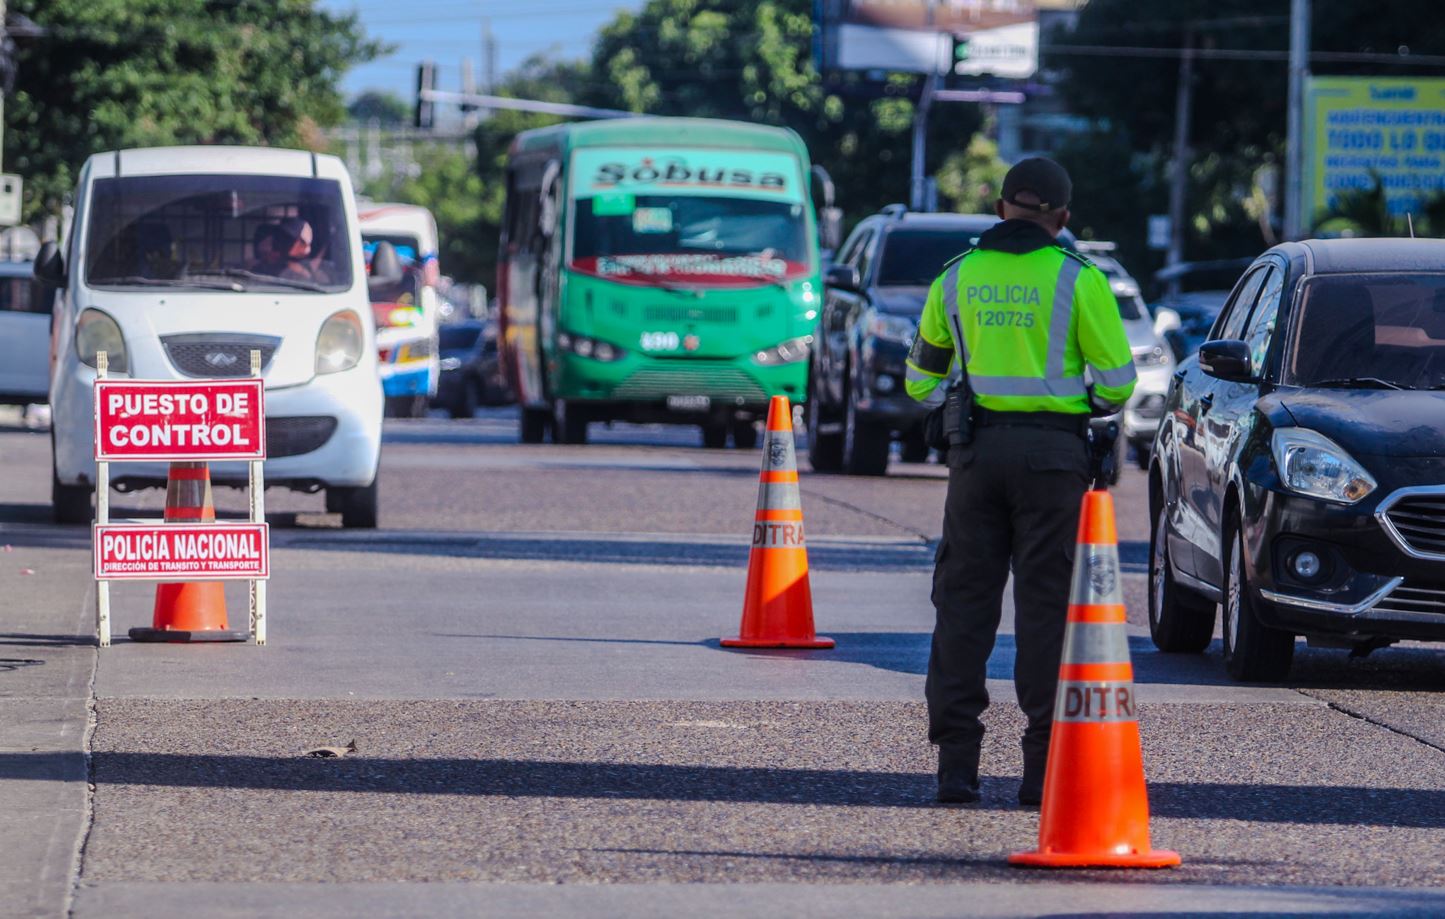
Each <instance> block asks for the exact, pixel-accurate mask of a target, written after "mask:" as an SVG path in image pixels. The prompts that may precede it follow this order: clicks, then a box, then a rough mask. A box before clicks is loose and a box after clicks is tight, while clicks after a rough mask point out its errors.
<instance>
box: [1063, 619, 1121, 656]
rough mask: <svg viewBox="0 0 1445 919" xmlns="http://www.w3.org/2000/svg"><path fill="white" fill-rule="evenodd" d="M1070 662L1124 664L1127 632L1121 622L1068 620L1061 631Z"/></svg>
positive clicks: (1065, 654) (1065, 653)
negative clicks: (1064, 628) (1065, 627)
mask: <svg viewBox="0 0 1445 919" xmlns="http://www.w3.org/2000/svg"><path fill="white" fill-rule="evenodd" d="M1064 660H1065V661H1067V662H1068V663H1070V664H1127V663H1129V635H1128V633H1127V632H1125V631H1124V623H1122V622H1070V623H1069V625H1068V628H1067V630H1066V631H1065V632H1064Z"/></svg>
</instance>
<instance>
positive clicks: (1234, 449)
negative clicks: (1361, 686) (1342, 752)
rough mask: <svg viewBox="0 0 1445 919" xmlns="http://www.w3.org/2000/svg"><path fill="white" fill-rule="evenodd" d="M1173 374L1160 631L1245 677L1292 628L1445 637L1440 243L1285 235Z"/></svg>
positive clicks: (1154, 604) (1155, 631)
mask: <svg viewBox="0 0 1445 919" xmlns="http://www.w3.org/2000/svg"><path fill="white" fill-rule="evenodd" d="M1210 339H1211V340H1209V341H1206V342H1205V343H1204V344H1203V345H1202V346H1201V347H1200V350H1199V354H1198V355H1197V357H1194V358H1190V359H1189V360H1187V361H1185V362H1184V363H1183V364H1182V365H1181V367H1180V369H1179V371H1178V372H1177V373H1176V374H1175V379H1174V383H1173V385H1172V386H1171V388H1170V392H1169V397H1168V401H1167V403H1166V406H1165V419H1164V421H1163V423H1162V424H1161V426H1160V428H1159V433H1158V435H1157V437H1156V441H1155V448H1154V461H1153V464H1152V467H1151V469H1150V481H1149V499H1150V500H1149V504H1150V509H1151V513H1152V515H1153V524H1152V538H1151V540H1150V576H1151V585H1150V587H1151V589H1150V596H1149V626H1150V631H1151V633H1152V635H1153V638H1154V642H1155V644H1156V645H1158V646H1159V647H1160V648H1161V649H1162V650H1165V651H1200V650H1203V649H1204V648H1205V647H1206V646H1207V645H1208V644H1209V641H1210V636H1211V633H1212V631H1213V627H1214V611H1215V607H1216V604H1219V605H1220V606H1222V609H1223V617H1224V619H1223V626H1222V632H1223V635H1224V661H1225V665H1226V667H1227V669H1228V671H1229V673H1230V674H1231V675H1232V676H1234V677H1235V678H1237V679H1243V680H1258V681H1274V680H1280V679H1283V678H1284V677H1285V676H1286V675H1287V674H1288V672H1289V668H1290V664H1291V661H1292V658H1293V654H1294V647H1295V639H1296V636H1299V635H1303V636H1305V637H1307V638H1308V639H1309V641H1310V643H1311V644H1312V645H1316V646H1323V647H1335V648H1349V649H1351V650H1353V651H1354V652H1356V653H1368V652H1369V651H1372V650H1374V649H1377V648H1381V647H1384V646H1386V645H1389V644H1392V643H1393V642H1395V641H1398V640H1401V639H1417V640H1426V641H1440V640H1445V241H1440V240H1401V239H1359V240H1326V241H1319V240H1311V241H1307V242H1301V243H1286V244H1284V245H1280V246H1276V247H1274V248H1273V249H1270V250H1269V251H1268V252H1266V253H1265V254H1264V255H1262V256H1260V257H1259V258H1258V259H1257V260H1256V261H1255V262H1254V264H1253V265H1252V266H1251V267H1250V268H1249V270H1248V271H1246V272H1245V274H1244V276H1243V277H1242V278H1240V280H1239V283H1238V284H1237V285H1236V286H1235V288H1234V290H1233V291H1232V292H1231V294H1230V298H1229V301H1228V302H1227V303H1226V304H1225V306H1224V309H1223V311H1222V312H1221V313H1220V315H1219V317H1218V319H1217V320H1216V321H1215V323H1214V326H1213V328H1212V329H1211V332H1210Z"/></svg>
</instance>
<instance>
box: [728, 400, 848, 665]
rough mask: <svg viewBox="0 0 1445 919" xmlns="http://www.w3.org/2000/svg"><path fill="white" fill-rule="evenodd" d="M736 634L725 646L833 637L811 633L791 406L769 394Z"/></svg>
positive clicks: (824, 641)
mask: <svg viewBox="0 0 1445 919" xmlns="http://www.w3.org/2000/svg"><path fill="white" fill-rule="evenodd" d="M738 633H739V634H738V637H737V638H724V639H723V640H722V646H723V647H724V648H831V647H833V639H831V638H819V637H818V636H817V635H816V634H815V633H814V632H813V593H812V591H811V590H810V589H809V587H808V548H807V545H806V544H805V543H804V542H803V504H802V500H801V498H800V496H799V494H798V459H797V456H796V455H795V454H794V453H793V409H792V406H790V405H789V404H788V399H787V397H786V396H773V401H772V403H771V404H769V406H768V430H767V434H766V435H765V436H764V438H763V469H762V472H761V473H760V474H759V475H758V511H757V514H755V515H754V517H753V548H752V552H751V553H750V554H749V555H748V586H747V593H746V595H745V598H744V600H743V621H742V625H741V626H740V627H739V629H738Z"/></svg>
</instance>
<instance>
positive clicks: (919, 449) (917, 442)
mask: <svg viewBox="0 0 1445 919" xmlns="http://www.w3.org/2000/svg"><path fill="white" fill-rule="evenodd" d="M901 440H902V443H903V450H902V451H901V458H902V460H903V462H905V463H926V462H928V454H929V449H928V441H927V440H924V438H923V425H918V426H917V427H916V428H914V429H913V430H911V431H909V432H908V433H907V434H904V435H903V437H902V438H901Z"/></svg>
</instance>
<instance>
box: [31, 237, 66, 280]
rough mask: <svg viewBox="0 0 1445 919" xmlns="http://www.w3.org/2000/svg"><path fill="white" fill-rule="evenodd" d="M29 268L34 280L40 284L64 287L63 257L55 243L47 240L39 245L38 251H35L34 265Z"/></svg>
mask: <svg viewBox="0 0 1445 919" xmlns="http://www.w3.org/2000/svg"><path fill="white" fill-rule="evenodd" d="M31 270H32V272H33V273H34V276H35V280H37V281H39V282H40V283H41V284H44V285H45V286H47V287H51V288H55V289H61V288H64V287H65V283H66V280H65V259H64V258H62V257H61V255H60V247H59V246H57V245H56V244H55V243H53V242H48V243H45V244H44V245H42V246H41V247H40V251H39V252H37V253H35V265H34V267H33V268H32V269H31Z"/></svg>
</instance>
